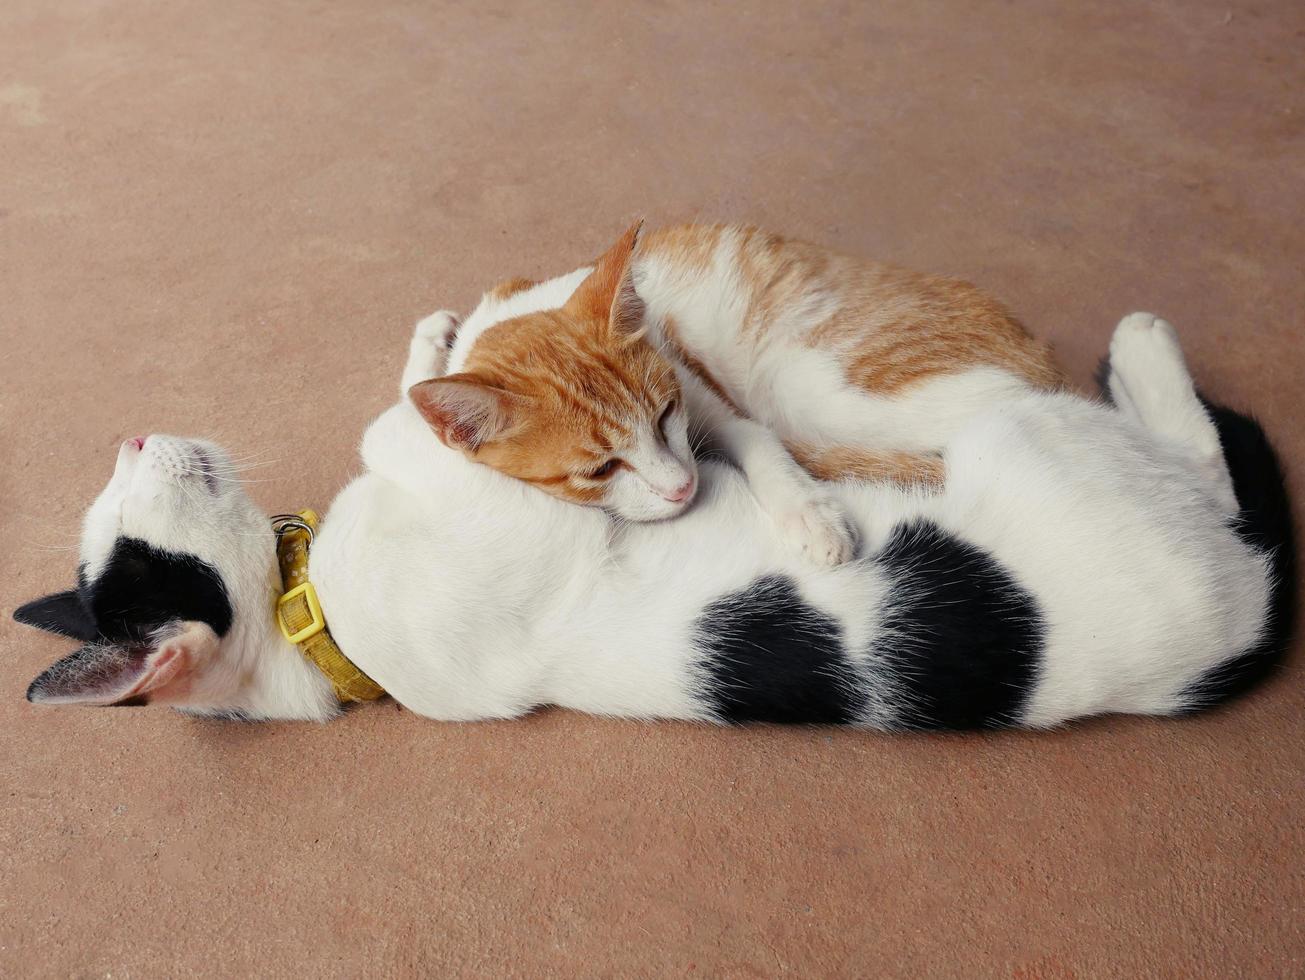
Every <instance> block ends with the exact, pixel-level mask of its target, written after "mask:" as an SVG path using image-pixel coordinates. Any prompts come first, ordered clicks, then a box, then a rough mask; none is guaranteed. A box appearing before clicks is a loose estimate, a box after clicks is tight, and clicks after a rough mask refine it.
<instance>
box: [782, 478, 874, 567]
mask: <svg viewBox="0 0 1305 980" xmlns="http://www.w3.org/2000/svg"><path fill="white" fill-rule="evenodd" d="M776 521H777V522H778V524H779V529H780V532H781V533H782V534H783V535H784V537H785V539H786V540H787V541H788V542H789V543H790V544H791V545H792V546H793V547H794V548H795V549H796V550H798V551H800V552H802V554H804V555H806V556H807V558H809V559H811V561H813V562H816V563H817V564H820V565H841V564H843V562H845V561H850V560H851V558H852V556H853V555H854V554H855V553H856V532H855V531H854V530H853V527H852V521H851V520H850V519H849V517H848V516H847V514H846V512H845V511H844V510H843V508H842V506H841V505H840V504H839V503H838V501H837V500H835V499H834V498H833V497H832V496H829V495H828V494H823V493H822V494H817V495H813V496H811V497H809V498H807V499H806V500H803V501H802V502H801V503H800V504H798V505H796V506H794V507H789V508H786V509H784V510H782V511H780V512H779V513H778V514H777V515H776Z"/></svg>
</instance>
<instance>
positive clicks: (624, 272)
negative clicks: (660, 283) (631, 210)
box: [564, 218, 644, 340]
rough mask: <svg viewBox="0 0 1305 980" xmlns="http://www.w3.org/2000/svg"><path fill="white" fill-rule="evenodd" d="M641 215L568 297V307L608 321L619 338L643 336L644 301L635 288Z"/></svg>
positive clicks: (599, 319) (641, 225)
mask: <svg viewBox="0 0 1305 980" xmlns="http://www.w3.org/2000/svg"><path fill="white" fill-rule="evenodd" d="M642 228H643V219H642V218H640V219H639V220H638V221H636V222H635V223H634V224H633V225H631V226H630V227H629V229H628V230H627V231H626V233H625V234H624V235H622V236H621V237H620V239H619V240H618V241H617V243H616V244H615V245H613V246H612V247H611V248H609V249H608V250H607V251H606V252H604V253H603V255H602V256H601V257H600V258H599V259H598V261H597V262H595V263H594V271H593V272H591V273H589V276H588V277H587V278H586V279H585V281H584V282H582V283H581V284H580V285H579V286H578V287H576V291H575V292H574V293H572V294H571V298H570V299H569V300H567V302H566V306H565V307H564V308H565V309H567V310H569V311H570V312H572V313H576V314H578V315H580V316H583V317H586V318H588V319H590V320H594V321H601V322H605V323H606V324H607V327H608V329H609V330H610V331H611V332H612V334H613V335H614V336H616V337H618V338H622V339H628V340H635V339H637V338H639V337H641V336H643V332H644V322H643V300H641V299H640V298H639V294H638V293H636V292H635V291H634V281H633V277H632V265H633V263H632V259H633V258H634V250H635V249H636V248H637V247H638V245H639V232H640V230H641V229H642Z"/></svg>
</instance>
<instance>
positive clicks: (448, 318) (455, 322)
mask: <svg viewBox="0 0 1305 980" xmlns="http://www.w3.org/2000/svg"><path fill="white" fill-rule="evenodd" d="M461 325H462V320H461V319H459V318H458V315H457V314H456V313H454V312H453V311H452V310H437V311H436V312H434V313H432V314H431V315H430V316H428V317H426V318H425V319H424V320H421V321H419V322H418V324H417V328H416V329H415V330H413V332H412V337H413V339H414V340H416V339H418V338H420V339H422V340H429V341H430V342H431V343H433V344H435V345H436V346H437V347H443V348H445V349H447V348H449V347H452V346H453V338H454V337H456V336H457V333H458V327H460V326H461Z"/></svg>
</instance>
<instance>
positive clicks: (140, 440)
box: [127, 436, 149, 452]
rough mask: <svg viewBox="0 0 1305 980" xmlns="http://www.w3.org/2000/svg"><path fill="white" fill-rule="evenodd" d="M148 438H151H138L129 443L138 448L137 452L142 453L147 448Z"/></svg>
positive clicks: (129, 440)
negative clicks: (146, 441)
mask: <svg viewBox="0 0 1305 980" xmlns="http://www.w3.org/2000/svg"><path fill="white" fill-rule="evenodd" d="M148 438H149V436H136V437H135V438H133V439H128V440H127V442H128V444H129V445H132V446H135V447H136V452H140V451H141V450H142V449H144V448H145V440H146V439H148Z"/></svg>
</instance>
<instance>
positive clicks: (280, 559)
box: [272, 510, 385, 704]
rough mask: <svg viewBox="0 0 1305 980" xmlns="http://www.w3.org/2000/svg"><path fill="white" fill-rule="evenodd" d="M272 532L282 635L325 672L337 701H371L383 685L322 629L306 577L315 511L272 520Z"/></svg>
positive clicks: (314, 593)
mask: <svg viewBox="0 0 1305 980" xmlns="http://www.w3.org/2000/svg"><path fill="white" fill-rule="evenodd" d="M272 527H273V529H274V530H275V531H276V558H277V563H278V564H279V565H280V566H281V588H283V589H284V590H285V591H284V592H283V593H282V595H281V597H280V598H279V599H277V600H276V621H277V624H278V625H279V626H280V627H281V632H282V633H284V634H285V638H286V639H287V640H289V641H290V642H291V643H293V644H294V645H295V646H297V647H298V648H299V651H300V652H301V653H302V654H303V655H304V656H305V657H306V658H307V659H308V660H309V661H311V662H312V663H314V664H316V665H317V668H318V669H319V670H320V671H321V672H322V673H323V674H325V675H326V679H327V680H329V681H330V682H331V686H332V687H333V688H335V696H336V697H337V698H339V699H340V701H341V703H345V704H347V703H348V702H350V701H375V700H376V699H377V698H379V697H381V696H382V695H384V694H385V689H384V688H382V687H381V686H380V685H379V684H377V683H376V682H375V681H374V680H372V679H371V678H370V677H368V676H367V675H366V674H364V673H363V672H362V671H361V670H359V669H358V668H357V667H356V666H355V665H354V663H353V661H352V660H350V659H349V658H348V657H346V656H345V655H344V653H343V652H342V651H341V650H340V648H339V647H338V646H336V645H335V640H333V639H332V638H331V632H330V630H328V629H327V628H326V618H325V617H324V616H323V615H322V605H321V603H320V602H318V600H317V590H316V589H315V588H313V583H312V582H310V581H308V546H309V545H310V544H311V543H312V541H313V534H314V532H315V531H316V530H317V514H316V513H315V512H313V511H311V510H301V511H300V512H299V513H298V514H282V515H278V516H277V517H274V518H272Z"/></svg>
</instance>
